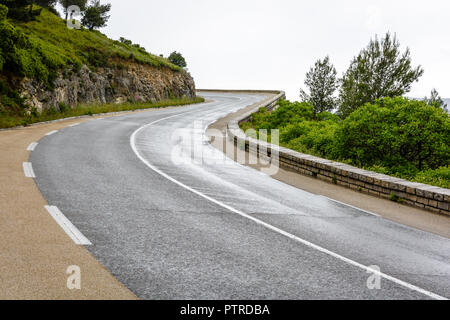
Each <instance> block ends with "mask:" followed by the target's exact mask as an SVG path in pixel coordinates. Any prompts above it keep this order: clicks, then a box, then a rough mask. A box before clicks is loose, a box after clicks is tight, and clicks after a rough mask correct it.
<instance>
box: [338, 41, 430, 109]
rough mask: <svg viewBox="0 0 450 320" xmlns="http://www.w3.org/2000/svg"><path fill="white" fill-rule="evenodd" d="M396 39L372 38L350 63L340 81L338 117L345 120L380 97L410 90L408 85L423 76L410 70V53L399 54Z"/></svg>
mask: <svg viewBox="0 0 450 320" xmlns="http://www.w3.org/2000/svg"><path fill="white" fill-rule="evenodd" d="M399 47H400V43H399V41H398V40H397V37H396V36H395V35H394V36H391V35H390V34H389V33H387V34H386V35H385V37H384V38H383V39H381V40H379V39H378V38H377V37H375V39H374V40H371V41H370V43H369V45H368V46H367V47H366V48H365V49H363V50H362V51H361V52H360V53H359V55H358V56H357V57H355V58H354V59H353V61H352V62H351V65H350V67H349V69H348V70H347V72H346V73H345V74H344V76H343V78H342V79H341V90H340V107H339V113H340V115H341V116H343V117H347V116H348V115H349V114H350V113H352V112H353V111H354V110H356V109H357V108H359V107H360V106H362V105H364V104H366V103H374V102H375V100H376V99H379V98H383V97H396V96H401V95H403V94H405V93H406V92H409V91H410V90H411V84H412V83H413V82H415V81H417V80H418V79H419V78H420V76H422V74H423V69H422V68H421V67H420V66H418V67H416V68H413V67H412V66H411V57H410V51H409V49H408V48H406V50H405V52H403V53H401V52H400V50H399Z"/></svg>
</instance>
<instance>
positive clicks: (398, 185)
mask: <svg viewBox="0 0 450 320" xmlns="http://www.w3.org/2000/svg"><path fill="white" fill-rule="evenodd" d="M271 93H276V94H277V95H276V96H275V97H273V99H270V100H269V101H265V102H264V103H262V104H261V105H259V106H257V107H255V108H253V109H252V110H250V111H249V112H247V113H245V114H243V115H240V116H239V117H237V118H235V119H233V120H231V121H230V122H229V123H228V127H227V134H228V137H229V138H230V140H233V141H234V143H235V144H236V145H237V146H240V147H241V148H244V145H245V149H246V150H247V151H249V152H251V153H255V154H257V155H258V154H259V150H261V151H262V152H261V153H262V154H261V155H259V156H260V157H267V156H269V157H270V158H271V159H272V160H273V159H275V158H276V157H275V158H274V157H272V152H273V153H276V152H278V164H279V166H280V167H281V168H285V169H288V170H291V171H294V172H298V173H300V174H304V175H308V176H312V177H315V178H318V179H320V180H324V181H327V182H330V183H334V184H337V185H340V186H343V187H347V188H350V189H353V190H356V191H359V192H362V193H366V194H369V195H373V196H377V197H380V198H384V199H389V200H393V201H397V202H398V203H402V204H405V205H409V206H413V207H417V208H420V209H425V210H428V211H432V212H434V213H440V214H445V215H449V216H450V189H445V188H439V187H434V186H430V185H426V184H422V183H416V182H410V181H407V180H403V179H399V178H395V177H391V176H387V175H384V174H379V173H376V172H371V171H367V170H363V169H359V168H356V167H353V166H350V165H347V164H344V163H340V162H336V161H331V160H326V159H322V158H319V157H315V156H312V155H308V154H303V153H300V152H296V151H293V150H290V149H287V148H283V147H276V148H273V145H272V144H270V143H267V142H264V141H260V140H257V139H254V138H251V137H247V136H246V135H245V133H244V132H243V131H242V130H241V129H240V127H239V123H241V122H245V121H248V120H249V119H250V118H251V116H252V114H253V113H255V112H257V111H258V110H259V109H260V108H261V107H265V108H266V109H267V110H272V109H273V108H274V107H275V106H276V105H277V103H278V101H279V100H281V99H284V98H285V93H284V92H281V91H276V92H274V91H272V92H271ZM273 161H274V160H273Z"/></svg>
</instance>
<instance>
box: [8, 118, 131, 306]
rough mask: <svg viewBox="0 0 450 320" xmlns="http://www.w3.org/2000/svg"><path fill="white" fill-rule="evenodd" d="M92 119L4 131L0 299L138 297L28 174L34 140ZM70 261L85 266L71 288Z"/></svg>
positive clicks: (63, 121) (71, 264)
mask: <svg viewBox="0 0 450 320" xmlns="http://www.w3.org/2000/svg"><path fill="white" fill-rule="evenodd" d="M102 117H105V116H102ZM91 119H95V117H93V118H89V119H86V118H84V119H71V120H62V121H58V122H54V123H47V124H41V125H35V126H33V127H28V128H19V129H13V130H5V131H2V132H0V150H2V152H1V157H0V201H1V203H2V205H1V207H0V252H1V254H0V283H1V286H0V299H4V300H10V299H25V300H35V299H37V300H47V299H58V300H60V299H61V300H62V299H63V300H66V299H92V300H98V299H101V300H103V299H127V300H128V299H137V298H136V296H135V295H134V294H133V293H132V292H131V291H130V290H128V289H127V288H126V287H125V286H123V285H122V284H121V283H120V282H119V281H118V280H117V279H115V278H114V276H113V275H112V274H111V273H110V272H109V271H108V270H107V269H106V268H105V267H104V266H103V265H102V264H101V263H99V262H98V261H97V260H96V259H95V258H94V257H93V256H92V255H91V254H90V253H89V252H88V251H87V250H86V249H85V248H84V247H83V246H79V245H75V243H74V242H73V241H72V240H71V239H70V238H69V237H68V236H67V234H66V233H65V232H64V231H63V229H61V227H60V226H59V225H58V224H57V223H56V222H55V220H54V219H53V218H52V217H51V216H50V214H49V213H48V212H47V211H46V210H45V208H44V206H45V205H48V204H47V202H46V201H45V199H44V198H43V196H42V194H41V193H40V191H39V189H38V188H37V186H36V184H35V182H34V180H33V179H32V178H27V177H25V174H24V168H23V163H24V162H28V159H29V156H30V152H32V151H29V150H27V148H28V147H29V146H30V145H31V143H33V142H38V141H39V140H40V139H41V138H42V137H44V136H45V135H46V134H47V133H48V132H51V131H53V130H60V129H62V128H65V127H67V126H69V125H73V124H76V123H80V122H85V121H89V120H91ZM37 148H39V146H37ZM31 149H32V148H31ZM70 266H78V267H79V268H80V276H81V277H80V280H81V282H80V284H81V288H80V289H76V288H75V289H69V288H68V285H67V283H68V279H69V277H70V275H71V274H68V273H67V272H68V269H69V267H70ZM69 272H73V271H71V270H70V269H69ZM75 283H76V282H75Z"/></svg>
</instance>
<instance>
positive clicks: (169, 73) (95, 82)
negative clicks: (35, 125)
mask: <svg viewBox="0 0 450 320" xmlns="http://www.w3.org/2000/svg"><path fill="white" fill-rule="evenodd" d="M118 66H120V67H118ZM18 87H19V92H20V94H21V95H22V96H23V97H25V98H26V103H27V104H28V105H30V106H31V107H33V108H36V109H37V110H38V111H42V110H45V109H48V108H50V107H55V108H58V106H59V104H60V103H64V104H65V105H68V106H72V107H75V106H77V105H79V104H90V103H123V102H127V101H132V102H157V101H161V100H167V99H172V98H183V97H188V98H194V97H195V83H194V80H193V78H192V77H191V75H190V74H189V73H188V72H186V71H184V70H183V71H180V72H177V71H174V70H171V69H169V68H165V67H163V68H157V67H153V66H149V65H143V64H138V63H135V62H133V63H130V62H128V63H127V64H126V65H122V64H119V65H116V67H114V68H98V69H97V70H95V72H94V71H91V70H90V69H89V68H88V67H87V66H83V67H81V69H80V70H79V71H78V72H72V71H64V72H60V74H59V75H58V77H57V79H56V80H55V82H54V88H53V89H48V88H47V87H46V86H45V85H44V84H42V83H39V82H37V81H36V80H31V79H27V78H25V79H22V80H21V81H20V83H19V85H18Z"/></svg>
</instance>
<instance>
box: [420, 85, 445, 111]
mask: <svg viewBox="0 0 450 320" xmlns="http://www.w3.org/2000/svg"><path fill="white" fill-rule="evenodd" d="M424 101H425V102H426V103H427V104H428V105H430V106H433V107H436V108H442V109H444V110H445V111H447V104H446V103H444V100H442V98H441V97H440V96H439V93H438V92H437V90H436V89H433V90H431V96H430V98H428V97H425V99H424Z"/></svg>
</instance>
